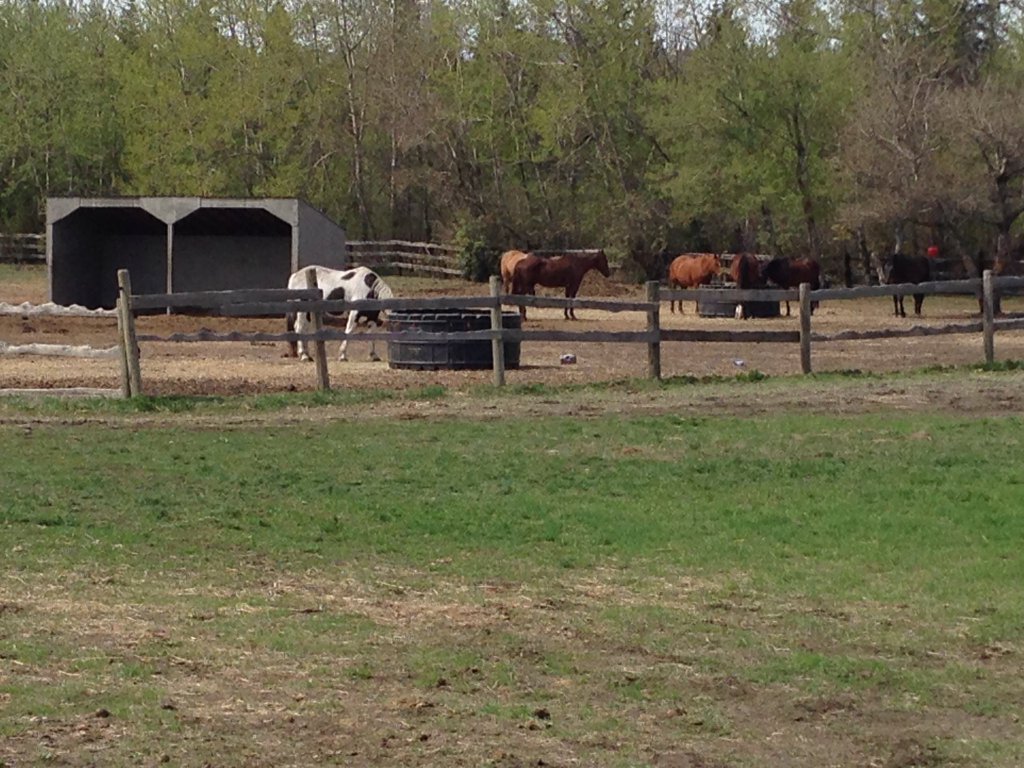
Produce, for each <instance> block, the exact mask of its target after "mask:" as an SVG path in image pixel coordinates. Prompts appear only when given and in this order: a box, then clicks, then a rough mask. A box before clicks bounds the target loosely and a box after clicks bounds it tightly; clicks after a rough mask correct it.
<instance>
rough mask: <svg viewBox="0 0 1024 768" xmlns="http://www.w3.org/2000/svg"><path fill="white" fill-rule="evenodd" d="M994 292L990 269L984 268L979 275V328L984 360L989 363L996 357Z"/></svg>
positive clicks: (993, 281)
mask: <svg viewBox="0 0 1024 768" xmlns="http://www.w3.org/2000/svg"><path fill="white" fill-rule="evenodd" d="M995 294H996V292H995V280H994V279H993V275H992V270H991V269H986V270H985V271H984V273H983V274H982V276H981V306H982V309H981V311H982V318H981V329H982V335H983V336H984V342H985V362H986V363H988V364H990V365H991V364H992V363H993V362H995V359H996V339H995V336H996V324H995Z"/></svg>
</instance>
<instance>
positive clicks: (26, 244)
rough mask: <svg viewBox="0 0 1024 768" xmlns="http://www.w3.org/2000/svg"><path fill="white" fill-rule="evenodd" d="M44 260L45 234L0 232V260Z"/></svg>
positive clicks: (11, 261) (20, 261)
mask: <svg viewBox="0 0 1024 768" xmlns="http://www.w3.org/2000/svg"><path fill="white" fill-rule="evenodd" d="M45 261H46V235H32V234H27V235H23V234H13V235H12V234H0V262H7V263H15V264H21V263H30V264H37V263H40V262H45Z"/></svg>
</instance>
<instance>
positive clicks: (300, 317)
mask: <svg viewBox="0 0 1024 768" xmlns="http://www.w3.org/2000/svg"><path fill="white" fill-rule="evenodd" d="M311 323H312V320H310V317H309V313H308V312H299V313H298V314H297V315H296V316H295V332H296V333H306V332H307V330H308V329H309V326H310V324H311ZM296 351H297V352H298V355H299V360H302V361H303V362H304V363H308V362H310V361H311V360H312V359H313V358H312V357H310V356H309V346H308V345H307V344H306V342H305V341H299V342H298V343H297V344H296Z"/></svg>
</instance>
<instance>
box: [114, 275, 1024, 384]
mask: <svg viewBox="0 0 1024 768" xmlns="http://www.w3.org/2000/svg"><path fill="white" fill-rule="evenodd" d="M310 277H311V281H310V285H309V286H308V287H307V288H306V289H304V290H287V289H276V288H275V289H254V290H243V291H203V292H197V293H178V294H145V295H133V294H132V291H131V280H130V276H129V274H128V272H127V271H126V270H121V271H119V272H118V301H117V304H118V309H117V311H118V329H119V332H118V335H119V342H120V349H121V369H122V391H123V393H124V395H125V397H136V396H138V395H141V394H142V392H143V386H142V373H141V366H140V362H139V342H140V341H172V342H198V341H248V342H253V341H270V342H293V341H300V340H302V341H306V342H313V343H314V346H315V349H316V353H315V357H316V359H317V361H318V364H317V365H316V373H317V385H318V386H319V387H320V388H321V389H329V388H330V381H329V379H328V372H327V365H326V359H327V358H326V354H325V351H324V343H325V342H326V341H328V340H342V339H346V338H350V337H352V338H354V337H355V334H352V335H349V334H346V333H345V332H344V331H340V330H335V329H325V328H324V327H323V322H322V320H323V316H324V314H325V313H337V314H341V313H344V312H347V311H349V310H365V311H372V310H431V309H437V310H453V309H457V310H462V309H487V310H490V314H491V328H490V329H488V330H479V331H458V332H449V333H444V334H440V333H431V332H424V331H401V332H391V331H363V332H360V333H359V334H358V338H361V339H365V340H367V341H369V340H374V341H407V342H417V341H424V342H436V341H439V340H444V341H477V340H490V341H491V343H492V349H493V351H494V354H493V381H494V384H495V385H496V386H501V385H502V384H504V381H505V367H504V359H503V354H502V349H503V345H504V343H505V342H524V341H571V342H620V343H639V344H646V345H647V376H648V377H650V378H660V377H661V344H662V342H702V341H704V342H707V341H717V342H774V343H791V344H792V343H796V344H799V345H800V361H801V370H802V371H803V372H804V373H810V372H811V370H812V366H811V349H812V344H813V343H822V342H830V341H839V340H849V339H877V338H899V337H907V336H924V335H936V334H951V333H978V332H981V333H982V335H983V347H984V357H985V360H986V362H989V363H991V362H992V361H993V360H994V357H995V342H994V336H995V332H996V331H997V330H1011V329H1013V330H1020V329H1024V317H1005V318H997V317H996V316H995V314H994V312H993V306H994V303H995V298H996V296H997V293H998V291H1000V290H1004V289H1014V288H1020V287H1024V277H998V278H997V277H994V276H993V275H992V273H991V272H986V273H985V275H984V278H983V279H981V280H977V279H975V280H957V281H945V282H934V283H920V284H916V285H914V284H903V285H884V286H865V287H860V288H826V289H821V290H811V289H810V286H809V285H807V284H804V285H802V286H800V288H799V289H797V290H742V291H741V290H723V289H692V290H682V291H666V290H664V289H662V288H661V286H660V285H659V284H658V283H656V282H650V283H647V285H646V290H645V300H644V301H618V300H614V301H613V300H607V299H579V298H577V299H564V298H555V297H546V296H518V295H508V294H502V293H501V286H500V280H499V278H497V277H492V278H491V282H490V294H489V295H487V296H472V297H439V298H422V299H412V298H392V299H372V300H371V299H367V300H363V301H352V302H346V301H343V300H327V299H324V298H322V294H321V292H320V291H319V290H318V289H317V287H316V277H315V275H312V274H311V275H310ZM979 291H980V292H981V296H982V303H983V312H982V318H981V320H979V321H975V322H967V323H951V324H947V325H942V326H918V325H915V326H912V327H910V328H889V329H878V330H868V331H840V332H837V333H815V332H813V330H812V315H811V311H810V310H811V302H812V301H823V300H833V301H835V300H851V299H858V298H864V297H877V296H893V295H897V294H906V293H923V294H927V295H933V294H960V295H972V296H974V295H977V294H978V292H979ZM725 297H728V300H730V301H784V300H789V301H798V302H799V306H800V315H799V321H800V322H799V330H750V331H746V330H737V331H729V330H689V329H687V330H681V329H666V328H662V327H661V322H660V312H661V303H662V302H664V301H669V300H675V301H698V300H710V299H715V300H722V299H723V298H725ZM506 305H510V306H515V307H556V308H564V307H566V306H571V307H574V308H576V309H597V310H603V311H607V312H644V313H645V314H646V318H647V322H646V328H645V329H644V330H642V331H582V332H581V331H552V330H523V329H509V328H504V327H503V325H502V318H501V310H502V307H503V306H506ZM186 307H192V308H195V307H198V308H203V309H208V310H217V311H219V313H220V314H221V315H226V316H252V315H282V316H283V315H285V314H287V313H292V312H308V313H310V314H311V315H312V317H313V330H312V331H310V332H307V333H302V334H300V333H296V332H294V331H291V332H285V333H237V332H230V333H216V332H213V331H206V330H204V331H198V332H195V333H175V334H172V335H170V336H157V335H140V334H137V333H136V330H135V316H136V314H137V313H139V312H141V311H151V310H157V309H168V308H186Z"/></svg>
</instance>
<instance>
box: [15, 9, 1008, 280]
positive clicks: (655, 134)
mask: <svg viewBox="0 0 1024 768" xmlns="http://www.w3.org/2000/svg"><path fill="white" fill-rule="evenodd" d="M1019 10H1020V9H1019V8H1017V7H1015V6H1014V5H1013V4H1012V3H1009V2H1000V0H827V1H826V0H782V2H772V1H770V0H711V2H707V1H706V0H677V2H673V3H666V2H664V0H518V1H517V2H512V1H511V0H284V1H283V2H282V1H281V0H219V1H218V2H214V0H127V2H125V3H124V4H121V5H115V4H110V3H102V2H99V1H98V0H97V1H96V2H92V3H89V4H77V3H74V2H68V0H57V1H56V2H54V1H53V0H43V1H42V2H40V0H4V1H3V4H2V5H0V77H2V78H3V93H4V94H5V99H4V101H3V103H2V105H0V226H2V227H3V228H4V229H6V230H7V231H39V230H40V228H41V226H42V224H43V203H44V201H45V198H46V196H47V195H121V194H129V195H134V194H140V195H143V194H144V195H209V196H289V197H290V196H299V197H302V198H304V199H306V200H308V201H310V202H311V203H312V204H314V205H316V206H317V207H319V208H321V209H322V210H324V211H325V212H326V213H327V214H328V215H330V216H332V217H333V218H335V219H336V220H338V221H339V222H341V223H343V224H344V225H345V226H346V228H347V229H348V231H349V233H350V236H351V237H353V238H362V239H377V238H384V237H399V238H408V239H428V240H431V239H432V240H445V241H458V242H462V243H464V244H466V245H467V246H471V245H474V244H475V245H477V246H479V245H480V244H481V243H485V244H487V245H490V246H492V247H495V248H501V247H505V246H516V247H549V248H551V247H562V246H576V247H583V246H598V245H600V246H604V247H605V248H606V249H608V250H609V251H610V252H611V253H612V254H613V255H618V256H620V257H622V258H623V259H624V261H626V262H627V263H630V264H632V265H635V267H636V268H637V272H644V273H647V274H651V275H654V274H658V273H660V271H661V269H662V268H663V265H664V258H665V254H667V253H672V252H678V251H682V250H719V251H721V250H739V249H749V250H757V251H761V252H771V253H780V254H787V255H805V254H817V255H819V256H822V257H824V258H825V260H826V264H829V265H836V264H839V263H841V259H842V256H843V254H844V253H851V252H852V253H855V254H858V260H859V259H860V258H865V257H866V254H867V252H868V251H869V250H889V249H892V248H894V247H902V248H905V249H908V250H919V251H920V250H923V249H924V248H925V247H926V246H927V245H932V244H937V245H940V247H941V248H942V249H943V251H944V253H945V254H948V255H953V256H955V257H956V259H957V261H958V262H959V261H962V262H963V263H964V264H965V265H966V267H967V268H968V269H971V270H973V269H975V268H976V267H977V266H978V258H979V254H983V255H984V258H986V259H987V260H988V261H989V262H991V261H998V262H999V264H1000V265H1002V264H1006V263H1011V262H1013V261H1014V260H1015V259H1016V258H1017V253H1018V251H1019V250H1020V241H1021V214H1022V212H1024V98H1022V97H1024V58H1022V53H1024V26H1022V24H1021V16H1020V15H1019ZM833 268H834V267H833Z"/></svg>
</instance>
